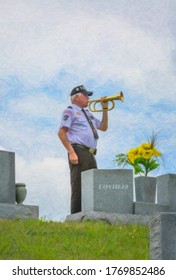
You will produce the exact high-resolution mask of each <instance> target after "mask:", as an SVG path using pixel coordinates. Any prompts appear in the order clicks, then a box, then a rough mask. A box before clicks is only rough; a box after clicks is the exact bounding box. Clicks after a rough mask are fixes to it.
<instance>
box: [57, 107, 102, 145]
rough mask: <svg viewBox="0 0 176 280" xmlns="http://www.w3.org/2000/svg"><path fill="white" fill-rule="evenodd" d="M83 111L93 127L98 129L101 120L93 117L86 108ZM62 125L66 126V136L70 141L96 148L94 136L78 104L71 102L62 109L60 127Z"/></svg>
mask: <svg viewBox="0 0 176 280" xmlns="http://www.w3.org/2000/svg"><path fill="white" fill-rule="evenodd" d="M85 111H86V114H87V115H88V117H89V118H90V120H91V121H92V123H93V125H94V127H95V128H96V129H98V128H99V126H100V124H101V121H100V120H99V119H97V118H95V117H94V116H93V114H92V113H91V112H90V111H89V110H88V109H85ZM64 126H65V127H68V132H67V138H68V140H69V141H70V143H72V144H81V145H85V146H87V147H89V148H90V147H91V148H96V146H97V139H95V138H94V135H93V131H92V128H91V127H90V124H89V123H88V120H87V119H86V117H85V115H84V113H83V112H82V109H81V108H80V107H79V106H77V105H75V104H72V105H70V106H68V107H67V109H66V110H64V112H63V114H62V118H61V124H60V128H62V127H64Z"/></svg>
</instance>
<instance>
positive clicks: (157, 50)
mask: <svg viewBox="0 0 176 280" xmlns="http://www.w3.org/2000/svg"><path fill="white" fill-rule="evenodd" d="M175 10H176V1H175V0H150V1H148V0H109V1H105V0H89V1H88V0H67V1H66V0H65V1H64V0H0V54H1V55H0V101H1V102H0V150H5V151H11V152H14V153H15V172H16V178H15V180H16V182H24V183H26V186H27V197H26V200H25V202H24V204H27V205H38V206H39V211H40V217H41V218H45V219H49V220H56V221H62V220H64V219H65V217H66V215H68V214H69V213H70V178H69V168H68V162H67V153H66V150H65V148H64V147H63V145H62V144H61V142H60V141H59V139H58V136H57V132H58V129H59V125H60V119H61V114H62V112H63V110H64V109H65V108H66V107H67V106H68V105H70V97H69V93H70V92H71V90H72V88H73V87H75V86H77V85H82V84H83V85H84V86H85V87H86V88H87V89H88V90H91V91H93V92H94V94H93V96H92V99H97V98H100V97H101V96H105V95H106V96H112V95H115V94H118V93H119V92H120V91H123V93H124V98H125V100H124V102H123V103H122V102H120V101H116V102H115V109H114V110H112V111H110V112H109V129H108V131H107V132H99V136H100V139H99V142H98V154H97V156H96V159H97V164H98V167H99V168H100V169H116V168H118V167H117V165H116V164H115V163H114V159H115V155H116V154H118V153H126V152H127V151H128V150H129V149H130V148H131V147H136V146H138V145H140V144H141V143H142V142H146V140H147V139H148V137H149V136H150V135H151V134H152V131H160V133H159V142H158V143H159V144H158V149H159V150H160V151H161V152H162V154H163V156H164V162H163V163H162V164H161V165H160V167H159V168H157V170H155V171H153V173H151V174H150V175H151V176H160V175H163V174H168V173H176V160H175V158H176V156H175V151H176V137H175V135H176V125H175V120H176V97H175V94H176V13H175ZM95 114H96V117H98V118H100V119H101V113H95ZM129 168H130V167H129Z"/></svg>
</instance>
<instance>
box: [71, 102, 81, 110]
mask: <svg viewBox="0 0 176 280" xmlns="http://www.w3.org/2000/svg"><path fill="white" fill-rule="evenodd" d="M71 106H72V107H73V108H74V109H76V110H78V111H81V110H82V108H81V107H79V106H78V105H76V104H72V105H71Z"/></svg>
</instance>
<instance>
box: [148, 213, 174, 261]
mask: <svg viewBox="0 0 176 280" xmlns="http://www.w3.org/2000/svg"><path fill="white" fill-rule="evenodd" d="M150 259H151V260H176V213H172V212H170V213H160V215H157V216H155V217H153V219H152V221H151V224H150Z"/></svg>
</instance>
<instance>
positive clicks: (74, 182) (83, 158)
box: [69, 146, 97, 214]
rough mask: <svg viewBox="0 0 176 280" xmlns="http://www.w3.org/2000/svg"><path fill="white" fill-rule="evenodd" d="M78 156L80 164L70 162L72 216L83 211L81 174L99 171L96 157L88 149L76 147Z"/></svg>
mask: <svg viewBox="0 0 176 280" xmlns="http://www.w3.org/2000/svg"><path fill="white" fill-rule="evenodd" d="M74 150H75V152H76V154H77V155H78V164H72V163H71V162H70V161H69V167H70V180H71V214H73V213H77V212H80V211H81V172H82V171H85V170H88V169H97V163H96V160H95V156H94V155H93V154H91V153H90V152H89V150H88V149H86V148H80V147H79V146H76V147H74Z"/></svg>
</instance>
